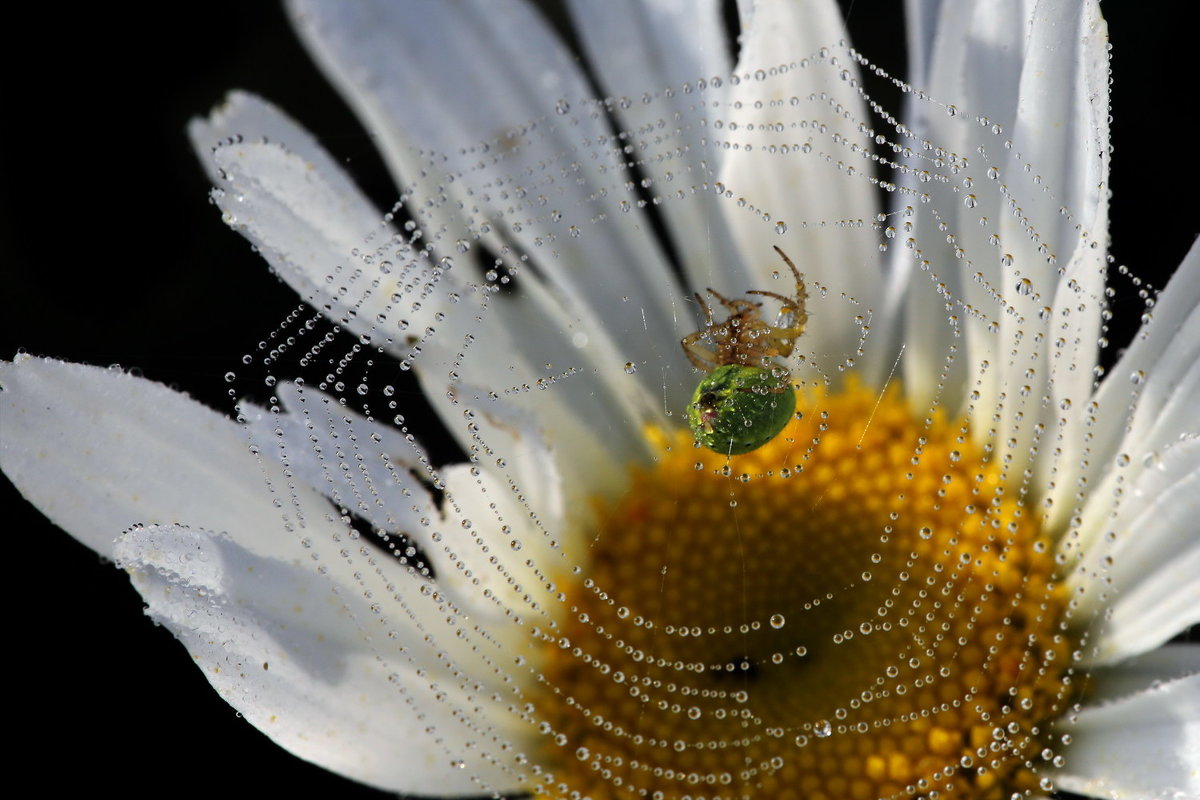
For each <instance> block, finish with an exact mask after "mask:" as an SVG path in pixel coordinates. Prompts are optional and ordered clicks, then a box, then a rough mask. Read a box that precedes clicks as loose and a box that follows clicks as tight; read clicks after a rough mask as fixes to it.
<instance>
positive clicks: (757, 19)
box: [715, 0, 895, 383]
mask: <svg viewBox="0 0 1200 800" xmlns="http://www.w3.org/2000/svg"><path fill="white" fill-rule="evenodd" d="M738 8H739V12H740V14H741V17H742V35H741V40H742V52H741V57H740V59H739V62H738V65H737V67H736V70H735V74H736V75H737V77H738V80H737V85H735V86H733V87H732V88H731V89H730V91H729V98H728V100H727V102H726V104H725V108H724V109H723V111H724V112H725V113H724V114H723V115H722V116H723V117H724V119H723V120H722V122H723V124H724V128H723V129H718V130H717V131H716V132H715V135H716V136H717V138H718V140H719V141H721V143H722V144H724V143H726V142H727V143H728V144H729V145H730V146H731V147H732V146H733V145H737V149H731V150H729V151H728V152H727V153H726V154H725V160H724V163H723V164H722V166H721V180H722V181H723V182H724V184H725V186H726V187H727V191H729V192H732V196H733V197H734V198H744V199H745V200H746V201H748V202H747V203H746V204H745V207H742V206H743V204H742V203H741V202H727V203H725V204H724V206H723V208H724V210H725V213H726V217H727V219H728V220H729V224H730V226H731V227H732V229H733V231H734V237H735V239H736V240H737V241H738V243H739V245H740V246H741V249H742V250H743V252H744V253H745V255H744V258H745V260H746V261H747V263H748V269H749V271H750V274H751V276H752V277H753V285H751V286H723V285H722V284H721V282H720V281H718V282H717V288H718V289H728V290H729V291H732V292H734V293H737V294H740V293H742V292H745V291H747V290H749V289H769V290H774V291H780V292H781V293H784V294H787V293H789V292H790V281H788V280H786V279H785V280H783V281H782V282H776V281H773V280H772V279H771V275H772V273H775V272H782V274H783V275H785V276H786V275H787V274H788V273H787V270H786V268H785V267H783V265H782V264H781V263H780V261H779V258H778V256H776V255H775V253H774V251H773V250H772V245H778V246H779V247H781V248H782V249H783V250H784V251H786V252H787V253H788V254H789V255H790V256H791V257H792V259H793V260H794V261H795V262H796V265H797V266H798V267H799V269H800V271H801V272H803V273H804V274H805V277H806V280H808V282H809V287H808V289H809V298H810V302H809V314H810V315H812V316H813V317H814V320H813V324H811V325H810V326H809V329H808V332H807V333H806V334H805V336H804V339H803V340H802V341H801V343H800V345H799V347H800V349H801V350H803V351H804V352H805V353H810V352H811V353H812V354H813V356H815V358H811V359H810V360H809V361H810V363H814V362H815V366H817V367H818V368H819V369H821V370H823V371H826V372H832V371H834V370H835V369H837V368H838V367H839V365H841V364H842V363H843V362H844V361H845V360H846V359H847V358H851V357H855V356H856V350H857V348H858V342H859V339H860V337H861V335H862V324H861V323H860V322H858V321H856V319H855V317H857V316H861V317H863V318H864V320H865V319H867V318H869V317H871V316H872V315H873V314H874V313H876V312H877V311H879V310H881V299H882V292H881V291H880V283H881V279H882V276H883V273H882V271H881V270H880V268H879V253H878V242H877V241H876V234H875V232H874V230H873V229H872V228H871V226H872V225H873V224H874V219H875V215H876V213H877V212H878V211H879V205H878V202H877V200H876V196H875V192H876V189H875V186H874V185H873V184H872V183H871V181H870V176H871V173H872V172H873V169H872V167H873V163H874V162H872V161H871V160H870V159H869V157H868V156H869V152H870V147H869V145H868V144H867V138H866V136H865V135H864V134H863V133H862V132H860V131H859V129H858V126H859V124H860V123H861V122H863V121H864V120H866V119H867V115H866V109H865V106H864V103H863V100H862V98H861V97H860V96H859V94H858V92H857V91H856V90H855V89H854V88H852V87H851V84H850V82H849V81H848V80H843V77H842V72H843V70H846V71H848V73H849V75H850V76H853V77H856V76H857V65H856V64H855V63H854V61H853V59H851V57H850V56H849V55H848V53H847V51H846V49H845V46H844V41H845V39H846V30H845V27H844V25H843V24H842V18H841V13H840V11H839V10H838V8H837V5H836V4H835V3H833V2H831V1H829V2H827V1H826V0H808V1H807V2H796V3H761V4H755V3H752V2H749V0H747V1H746V2H742V3H739V4H738ZM823 52H825V53H826V55H822V53H823ZM802 59H803V61H802ZM797 119H799V120H803V121H805V123H806V127H805V128H799V129H793V125H792V124H793V123H794V122H795V121H796V120H797ZM810 119H815V120H819V121H820V122H821V123H822V124H823V127H822V128H820V129H818V128H817V127H816V126H813V127H808V126H807V121H808V120H810ZM805 139H809V140H811V145H812V151H811V152H808V153H804V152H799V151H798V149H797V148H798V146H799V145H801V144H803V143H804V142H805ZM782 145H786V146H787V151H786V152H774V151H772V150H771V148H772V146H774V147H779V146H782ZM851 170H853V172H854V174H850V171H851ZM764 213H766V214H769V215H770V221H767V220H764V218H763V216H762V215H763V214H764ZM845 221H849V224H843V223H845ZM779 223H783V224H784V225H785V226H786V230H787V233H786V235H783V236H780V235H778V229H777V227H776V226H777V225H778V224H779ZM779 286H782V287H783V288H782V289H779V288H778V287H779ZM818 320H819V324H817V321H818ZM872 344H874V343H872ZM894 355H895V353H894V351H892V352H890V355H889V357H888V359H887V360H888V362H889V364H890V359H891V358H894ZM879 366H880V367H882V366H883V364H882V361H879ZM876 379H880V380H881V379H882V375H872V376H871V380H872V382H875V383H878V382H879V380H876Z"/></svg>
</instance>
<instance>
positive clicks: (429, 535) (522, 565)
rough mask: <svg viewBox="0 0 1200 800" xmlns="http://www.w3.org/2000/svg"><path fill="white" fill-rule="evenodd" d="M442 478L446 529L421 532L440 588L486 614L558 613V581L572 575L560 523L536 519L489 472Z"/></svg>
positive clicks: (520, 497) (468, 470) (462, 471)
mask: <svg viewBox="0 0 1200 800" xmlns="http://www.w3.org/2000/svg"><path fill="white" fill-rule="evenodd" d="M442 476H443V479H444V485H445V503H444V512H445V519H444V522H443V523H442V524H439V525H437V526H434V527H433V528H432V529H430V530H427V531H426V530H422V531H418V535H419V536H420V541H421V543H422V544H423V545H424V547H425V550H426V551H427V552H429V553H430V554H431V556H432V557H433V560H434V565H435V569H437V573H438V583H439V584H440V585H443V586H445V587H447V588H450V589H455V590H457V592H458V594H459V596H463V597H469V598H472V599H473V600H476V601H477V602H475V603H474V605H473V607H474V608H475V610H476V611H477V612H479V613H481V614H500V615H502V614H503V613H504V612H505V611H506V610H508V611H511V612H515V613H517V614H519V615H521V617H523V618H526V619H528V618H537V617H540V616H545V615H548V614H555V613H557V608H556V607H555V606H554V605H553V604H554V603H555V600H554V595H555V590H554V582H555V580H556V579H557V578H558V577H559V576H562V575H565V574H567V572H568V570H569V568H570V567H569V564H570V562H569V561H568V559H567V555H568V550H567V549H564V548H563V547H562V546H561V544H560V543H559V541H558V537H559V536H560V535H561V533H562V530H561V528H560V527H559V526H558V524H557V522H558V521H557V520H554V519H550V520H544V519H541V518H539V517H538V516H537V515H536V514H535V513H531V512H530V510H529V506H528V500H527V498H526V495H525V494H524V492H522V491H521V490H520V489H518V488H517V487H516V486H515V485H506V484H504V483H503V482H501V481H500V480H499V479H497V478H496V477H495V476H494V475H492V474H491V473H490V472H488V471H485V470H481V469H479V468H477V467H468V466H467V465H465V464H459V465H454V466H451V467H447V468H446V469H445V470H443V471H442ZM570 552H571V554H573V555H575V556H576V557H577V555H578V550H577V549H575V550H573V551H570ZM480 601H481V602H480Z"/></svg>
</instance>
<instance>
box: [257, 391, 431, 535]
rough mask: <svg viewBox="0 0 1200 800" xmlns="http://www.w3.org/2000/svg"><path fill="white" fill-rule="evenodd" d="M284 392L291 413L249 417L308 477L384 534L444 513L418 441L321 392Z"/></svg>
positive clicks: (260, 438)
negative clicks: (433, 495) (436, 502)
mask: <svg viewBox="0 0 1200 800" xmlns="http://www.w3.org/2000/svg"><path fill="white" fill-rule="evenodd" d="M276 395H277V396H278V397H279V399H280V401H281V402H282V404H283V406H284V408H286V409H287V411H286V412H282V411H279V412H276V413H270V412H267V411H264V410H262V409H259V408H254V407H250V408H245V409H241V411H242V415H243V416H244V417H245V418H246V423H247V426H248V429H249V434H250V437H251V439H252V440H253V441H254V443H255V444H256V445H257V446H258V447H259V448H260V449H261V450H262V451H263V452H264V453H266V454H268V455H269V456H270V457H272V458H274V459H276V460H278V461H279V462H280V463H282V464H284V465H285V466H286V467H288V468H289V469H290V470H291V471H292V473H293V474H294V475H295V476H296V477H298V478H299V479H300V480H302V481H304V482H305V483H307V484H308V485H309V486H312V487H313V488H314V489H316V490H317V491H319V492H321V493H322V494H324V495H325V496H326V497H328V498H330V499H331V500H333V502H335V503H337V504H338V505H339V506H341V507H343V508H346V509H348V510H350V511H351V512H353V513H355V514H357V515H359V516H361V517H363V518H364V519H366V520H367V521H368V522H370V523H371V525H372V526H374V527H375V528H377V529H381V530H383V531H388V532H405V531H409V530H412V529H413V528H415V527H417V526H418V525H419V524H420V520H421V519H422V518H430V517H436V516H437V515H438V513H439V512H438V511H437V509H436V508H435V507H434V504H433V500H432V498H431V497H430V495H429V492H428V491H427V490H426V489H425V487H424V485H423V484H422V480H424V481H431V480H433V474H432V473H433V466H432V464H431V463H430V462H429V459H428V457H427V456H426V455H425V454H424V452H423V451H422V450H421V449H420V447H419V446H418V445H417V443H416V442H415V441H410V440H409V439H406V438H405V437H404V436H403V435H402V434H401V433H399V432H398V431H396V430H395V429H393V428H389V427H386V426H383V425H379V424H376V423H374V422H370V421H368V420H366V419H364V418H363V417H361V416H360V415H358V414H355V413H353V412H351V411H349V410H348V409H346V408H343V407H342V406H341V405H340V404H339V403H338V402H337V401H336V400H335V399H333V398H330V397H328V396H327V395H324V394H322V393H321V392H318V391H316V390H313V389H307V388H300V387H298V386H296V385H295V384H292V383H282V384H279V385H278V386H277V387H276ZM414 472H415V473H416V474H415V475H414Z"/></svg>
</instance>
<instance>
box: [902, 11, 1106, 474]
mask: <svg viewBox="0 0 1200 800" xmlns="http://www.w3.org/2000/svg"><path fill="white" fill-rule="evenodd" d="M1106 45H1107V42H1106V30H1105V27H1104V23H1103V20H1102V19H1101V18H1100V16H1099V13H1098V10H1097V9H1096V7H1095V5H1094V4H1087V3H1084V4H1080V3H1075V2H1061V3H1059V2H1048V3H1040V4H1037V5H1036V6H1034V5H1033V4H1027V5H1026V6H1025V9H1024V13H1014V10H1013V9H1012V8H1011V7H1010V6H1004V7H1003V8H1001V7H1000V6H998V5H993V4H986V3H945V4H942V6H941V8H940V18H939V20H938V27H937V31H936V33H935V36H934V41H933V47H932V54H931V61H930V68H929V71H928V75H929V79H930V84H929V85H928V90H929V99H928V100H925V101H922V102H918V103H915V104H914V106H913V107H914V109H915V114H916V117H915V119H914V120H913V121H912V124H913V127H914V129H915V130H916V132H917V134H918V136H919V137H920V138H918V139H916V140H914V141H912V143H911V147H912V149H913V157H912V158H910V159H908V162H907V163H908V166H909V167H910V168H911V169H914V170H916V171H915V172H914V173H913V174H912V175H911V176H910V185H911V186H913V187H915V188H916V190H917V191H918V192H919V193H920V194H921V195H922V196H921V198H920V202H918V203H916V204H915V206H914V207H915V219H914V220H913V223H914V228H913V237H912V238H913V240H914V242H913V245H912V247H913V248H914V249H915V250H917V251H919V253H918V257H919V259H920V260H921V266H922V272H927V273H928V274H926V275H923V274H916V273H914V275H913V277H912V289H911V293H910V303H909V320H910V325H911V329H910V333H911V336H910V339H909V341H910V350H916V351H918V352H920V353H925V354H926V355H927V357H926V359H925V361H927V362H929V363H928V364H918V363H916V361H913V362H912V363H910V364H908V371H907V372H906V377H909V378H913V379H918V380H919V379H920V375H919V374H918V373H919V372H920V371H922V370H926V369H928V368H930V367H934V368H937V369H940V368H941V364H940V361H941V359H942V358H943V357H944V356H945V355H950V354H951V351H950V347H951V345H953V344H954V336H953V334H954V332H955V330H961V331H962V332H963V334H964V335H965V344H966V346H967V347H966V349H967V352H966V354H965V355H966V356H967V357H966V358H964V357H963V356H964V353H963V352H962V347H961V346H960V347H958V353H957V354H954V355H955V358H954V362H953V363H952V366H951V371H950V373H949V374H948V377H947V381H948V383H949V386H950V388H949V389H948V390H947V392H948V394H947V397H946V399H945V404H946V405H949V406H953V405H954V404H955V399H956V397H957V396H959V395H958V392H959V391H962V392H964V393H969V392H971V391H976V390H977V391H978V392H979V396H978V398H977V399H976V400H975V401H974V405H975V407H976V408H982V409H987V410H989V411H988V413H990V409H992V408H994V407H995V405H996V404H997V403H998V402H999V401H1000V397H1001V393H1002V392H1003V393H1004V398H1005V399H1004V402H1005V405H1004V410H1003V413H1002V414H1001V419H1000V422H999V424H998V426H997V427H996V428H995V430H989V429H988V428H986V427H984V426H980V428H979V429H978V430H977V431H976V435H977V436H978V437H981V438H991V437H994V438H996V439H998V440H999V441H1000V442H1001V443H1002V445H1003V447H1002V449H1004V450H1007V449H1009V448H1011V449H1012V450H1013V452H1014V458H1015V461H1014V462H1013V463H1014V464H1015V465H1016V466H1022V465H1023V464H1024V463H1025V461H1026V460H1028V458H1029V456H1030V451H1029V446H1030V444H1031V443H1032V442H1033V441H1034V439H1035V436H1036V433H1037V431H1036V428H1035V423H1037V422H1038V421H1039V417H1040V416H1049V417H1051V418H1054V417H1062V418H1063V419H1064V420H1065V423H1064V426H1063V428H1062V429H1063V430H1064V435H1072V436H1073V435H1075V434H1076V433H1077V429H1078V428H1079V427H1080V426H1081V425H1082V420H1083V418H1084V413H1085V412H1084V410H1083V409H1084V407H1085V405H1086V399H1087V396H1088V394H1089V393H1090V390H1091V380H1092V374H1091V366H1092V365H1093V364H1094V363H1095V353H1096V347H1097V345H1096V338H1097V333H1098V330H1099V314H1100V311H1101V308H1102V305H1103V278H1104V260H1103V258H1104V246H1105V243H1106V242H1105V229H1106V215H1107V200H1106V193H1107V170H1108V151H1107V145H1108V124H1107V114H1108V105H1107V79H1108V60H1107V50H1106ZM926 142H928V143H929V148H930V149H926V144H925V143H926ZM898 258H899V259H901V261H902V260H903V255H901V256H899V257H898ZM926 279H928V280H931V281H933V282H934V283H936V284H938V285H939V286H941V287H944V289H943V292H944V293H945V292H948V295H946V296H943V295H942V294H939V293H937V292H932V291H930V289H931V287H930V286H929V285H922V284H923V282H924V281H925V280H926ZM947 300H949V301H950V308H949V309H948V313H947V308H946V302H947ZM947 316H949V317H950V319H949V320H947ZM944 320H945V322H942V321H944ZM934 323H937V324H934ZM983 362H987V364H988V366H987V367H986V368H983V369H979V370H978V371H974V370H973V371H971V372H970V374H968V373H967V371H966V369H964V368H965V367H979V365H981V364H982V363H983ZM1043 397H1047V398H1048V402H1047V401H1044V400H1043ZM918 399H919V400H921V401H922V402H923V401H925V400H927V399H932V398H924V397H919V398H918ZM1042 409H1048V410H1047V411H1043V410H1042ZM1053 423H1054V425H1055V426H1056V428H1057V427H1059V426H1058V422H1057V419H1053ZM1010 439H1011V441H1010ZM1044 449H1045V450H1052V449H1053V448H1044ZM1045 466H1046V467H1047V468H1052V466H1053V465H1051V464H1049V463H1048V462H1047V464H1046V465H1045Z"/></svg>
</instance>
